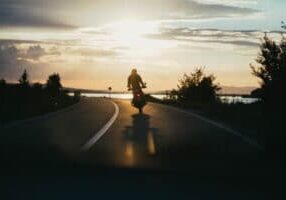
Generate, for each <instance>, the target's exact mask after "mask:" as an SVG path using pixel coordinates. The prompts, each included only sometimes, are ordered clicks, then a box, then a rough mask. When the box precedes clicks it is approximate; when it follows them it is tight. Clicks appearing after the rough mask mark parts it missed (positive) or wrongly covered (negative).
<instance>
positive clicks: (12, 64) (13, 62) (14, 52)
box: [0, 43, 27, 78]
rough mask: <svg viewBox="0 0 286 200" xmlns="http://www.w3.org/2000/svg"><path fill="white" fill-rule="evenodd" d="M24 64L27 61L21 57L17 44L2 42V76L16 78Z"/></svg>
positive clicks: (0, 64)
mask: <svg viewBox="0 0 286 200" xmlns="http://www.w3.org/2000/svg"><path fill="white" fill-rule="evenodd" d="M23 65H27V61H25V60H22V59H21V58H20V50H19V49H18V48H17V47H16V46H14V45H3V44H1V43H0V74H1V78H15V76H14V75H15V74H18V73H19V70H20V68H21V66H23Z"/></svg>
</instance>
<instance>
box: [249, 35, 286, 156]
mask: <svg viewBox="0 0 286 200" xmlns="http://www.w3.org/2000/svg"><path fill="white" fill-rule="evenodd" d="M256 62H257V63H258V66H254V65H251V69H252V73H253V75H254V76H256V77H258V78H259V79H260V81H261V83H260V85H261V86H260V88H259V90H258V91H259V95H260V96H261V98H262V102H263V108H264V109H263V112H262V113H263V118H262V120H263V121H262V124H263V125H262V129H263V133H264V134H263V137H264V139H263V141H264V143H265V147H266V149H267V150H269V151H273V150H274V152H276V153H275V154H277V153H279V152H283V151H284V150H285V141H286V137H285V134H284V131H283V130H284V120H283V119H284V117H283V115H284V114H285V107H286V106H285V102H286V94H285V88H284V87H285V85H286V39H285V37H283V36H282V39H281V42H280V43H279V44H277V43H276V42H274V41H273V40H271V39H270V38H269V37H268V36H267V35H266V34H265V36H264V38H263V39H262V44H261V46H260V53H259V55H258V57H257V59H256Z"/></svg>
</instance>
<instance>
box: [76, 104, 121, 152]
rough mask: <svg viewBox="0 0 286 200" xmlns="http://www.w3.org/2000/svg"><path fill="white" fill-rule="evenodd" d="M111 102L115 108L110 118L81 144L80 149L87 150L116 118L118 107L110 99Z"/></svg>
mask: <svg viewBox="0 0 286 200" xmlns="http://www.w3.org/2000/svg"><path fill="white" fill-rule="evenodd" d="M111 103H112V104H113V105H114V108H115V112H114V114H113V116H112V117H111V118H110V120H109V121H108V122H107V123H106V124H105V125H104V126H103V127H102V128H101V129H100V130H99V131H98V132H97V133H95V134H94V136H93V137H92V138H91V139H89V140H88V141H87V142H86V143H85V144H84V145H83V146H82V151H87V150H89V149H90V148H91V147H92V146H93V145H94V144H95V143H96V142H97V141H98V140H99V139H100V138H101V137H102V136H103V135H104V134H105V133H106V131H107V130H108V129H109V128H110V127H111V126H112V124H113V123H114V122H115V120H116V119H117V117H118V114H119V107H118V105H117V104H116V103H114V102H113V101H111Z"/></svg>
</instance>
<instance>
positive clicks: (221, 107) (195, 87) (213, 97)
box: [148, 34, 286, 153]
mask: <svg viewBox="0 0 286 200" xmlns="http://www.w3.org/2000/svg"><path fill="white" fill-rule="evenodd" d="M255 61H256V64H255V65H253V64H252V65H250V67H251V70H252V74H253V75H254V76H256V77H257V78H258V79H259V80H260V88H258V89H256V90H254V91H253V92H252V93H251V95H252V96H253V97H256V98H259V99H260V101H258V102H255V103H252V104H243V103H224V102H222V101H220V99H219V98H218V91H219V90H220V87H219V84H218V83H216V82H215V76H214V75H207V74H206V73H205V72H204V69H203V68H197V69H195V70H194V72H192V73H190V74H184V75H183V77H182V79H181V80H179V83H178V86H177V89H173V90H172V91H170V92H169V93H167V98H166V99H164V100H158V99H155V98H152V97H151V96H149V97H148V98H149V100H150V101H155V102H158V103H164V104H169V105H173V106H177V107H181V108H185V109H191V110H192V111H195V112H198V113H200V114H203V115H206V116H208V117H211V118H213V119H216V120H218V121H221V122H223V123H225V124H227V125H229V126H230V127H233V128H236V129H238V130H240V131H241V132H242V133H244V134H247V135H248V136H250V137H252V138H254V139H256V140H257V141H258V142H259V143H260V144H262V145H263V146H264V147H265V149H266V150H267V151H269V152H275V153H277V152H280V153H281V152H284V151H285V144H286V135H285V128H283V127H282V125H283V121H285V120H284V119H285V117H284V115H285V111H286V109H285V107H286V106H285V102H286V94H285V91H286V90H285V88H284V87H285V86H286V38H285V37H284V36H282V39H281V42H280V43H279V44H277V43H276V42H275V41H273V40H272V39H271V38H269V37H268V36H267V34H265V36H264V37H263V38H262V40H261V45H260V51H259V53H258V56H257V59H256V60H255Z"/></svg>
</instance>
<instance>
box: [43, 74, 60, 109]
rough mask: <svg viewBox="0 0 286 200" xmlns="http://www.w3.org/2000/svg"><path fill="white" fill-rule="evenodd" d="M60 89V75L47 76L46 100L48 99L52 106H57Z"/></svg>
mask: <svg viewBox="0 0 286 200" xmlns="http://www.w3.org/2000/svg"><path fill="white" fill-rule="evenodd" d="M61 88H62V84H61V78H60V75H59V74H57V73H54V74H52V75H50V76H49V78H48V80H47V84H46V91H47V94H48V98H50V102H51V103H52V104H53V105H57V104H58V103H59V102H58V101H59V97H60V94H61V92H60V89H61Z"/></svg>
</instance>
